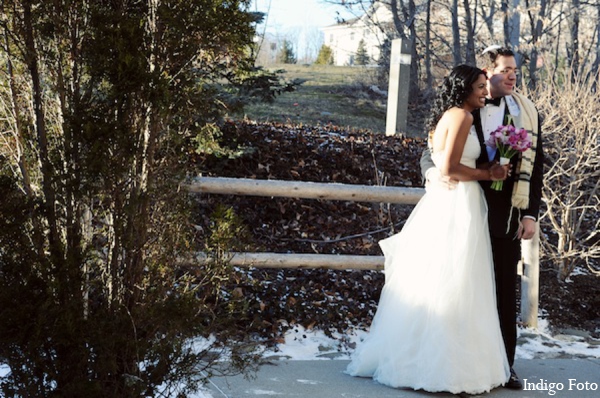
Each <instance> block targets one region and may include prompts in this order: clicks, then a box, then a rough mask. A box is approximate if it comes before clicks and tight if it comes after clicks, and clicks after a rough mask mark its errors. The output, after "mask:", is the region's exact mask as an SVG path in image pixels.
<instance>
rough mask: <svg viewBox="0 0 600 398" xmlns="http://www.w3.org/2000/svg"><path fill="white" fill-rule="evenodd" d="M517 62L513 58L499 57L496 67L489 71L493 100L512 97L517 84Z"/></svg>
mask: <svg viewBox="0 0 600 398" xmlns="http://www.w3.org/2000/svg"><path fill="white" fill-rule="evenodd" d="M516 73H517V62H516V60H515V57H513V56H503V55H501V56H499V57H498V58H496V66H495V67H494V69H492V70H488V71H487V76H488V88H489V92H490V94H491V96H492V98H498V97H504V96H506V95H510V94H512V92H513V89H514V88H515V84H516V82H517V75H516Z"/></svg>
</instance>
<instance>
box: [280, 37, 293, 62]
mask: <svg viewBox="0 0 600 398" xmlns="http://www.w3.org/2000/svg"><path fill="white" fill-rule="evenodd" d="M277 60H278V61H279V62H280V63H282V64H295V63H296V55H295V54H294V48H293V46H292V43H291V42H290V41H288V40H284V41H283V45H282V47H281V51H279V55H278V57H277Z"/></svg>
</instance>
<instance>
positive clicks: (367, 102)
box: [230, 64, 387, 133]
mask: <svg viewBox="0 0 600 398" xmlns="http://www.w3.org/2000/svg"><path fill="white" fill-rule="evenodd" d="M268 69H269V70H271V71H274V70H278V69H283V70H285V73H284V74H283V75H282V76H283V78H284V79H285V80H288V81H291V80H294V79H301V80H303V81H304V83H303V84H302V85H301V86H300V87H298V89H297V90H296V91H294V92H291V93H284V94H282V95H281V96H279V97H277V98H276V99H275V102H273V103H271V104H264V103H255V104H250V105H248V106H246V108H245V110H244V113H243V114H235V115H230V116H231V117H232V118H235V119H242V118H247V119H250V120H256V121H259V122H265V121H267V122H273V121H275V122H281V123H289V124H305V125H306V124H307V125H314V126H318V125H327V124H330V123H331V124H333V125H336V126H340V127H344V128H347V129H349V130H370V131H373V132H377V133H384V132H385V119H386V104H387V98H386V97H385V96H384V95H381V94H377V93H376V92H375V91H373V90H372V89H371V88H370V87H371V86H373V85H376V84H377V83H376V73H377V71H376V70H375V69H373V68H366V67H340V66H325V65H289V64H286V65H277V66H274V67H269V68H268ZM382 89H385V90H387V87H382Z"/></svg>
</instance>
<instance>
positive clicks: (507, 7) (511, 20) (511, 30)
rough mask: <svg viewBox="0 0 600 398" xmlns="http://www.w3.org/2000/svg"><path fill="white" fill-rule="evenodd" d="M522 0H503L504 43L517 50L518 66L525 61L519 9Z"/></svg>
mask: <svg viewBox="0 0 600 398" xmlns="http://www.w3.org/2000/svg"><path fill="white" fill-rule="evenodd" d="M520 3H521V0H502V11H503V13H504V43H505V45H506V46H507V47H510V48H511V49H512V50H513V51H514V52H515V60H516V61H517V67H518V68H520V67H521V65H522V63H523V56H522V55H521V53H520V51H519V44H520V40H521V14H520V13H519V12H518V11H517V9H518V7H519V5H520Z"/></svg>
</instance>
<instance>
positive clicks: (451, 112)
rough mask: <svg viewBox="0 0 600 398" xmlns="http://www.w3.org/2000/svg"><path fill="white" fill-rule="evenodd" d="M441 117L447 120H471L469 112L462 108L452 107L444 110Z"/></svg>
mask: <svg viewBox="0 0 600 398" xmlns="http://www.w3.org/2000/svg"><path fill="white" fill-rule="evenodd" d="M443 118H446V119H447V120H455V121H460V122H462V121H463V120H471V121H472V120H473V115H472V114H471V112H469V111H466V110H464V109H462V108H457V107H453V108H450V109H448V110H447V111H446V112H444V116H443Z"/></svg>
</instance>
